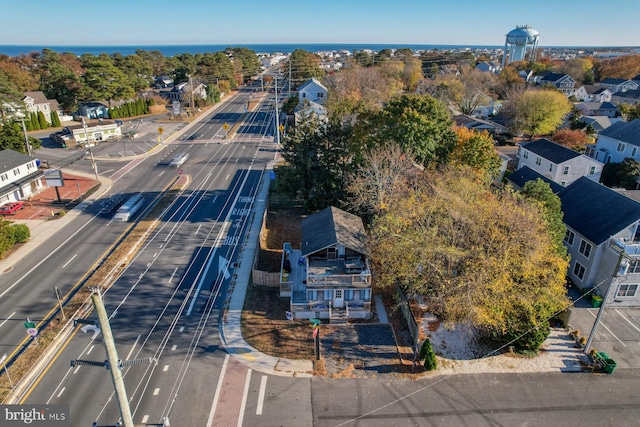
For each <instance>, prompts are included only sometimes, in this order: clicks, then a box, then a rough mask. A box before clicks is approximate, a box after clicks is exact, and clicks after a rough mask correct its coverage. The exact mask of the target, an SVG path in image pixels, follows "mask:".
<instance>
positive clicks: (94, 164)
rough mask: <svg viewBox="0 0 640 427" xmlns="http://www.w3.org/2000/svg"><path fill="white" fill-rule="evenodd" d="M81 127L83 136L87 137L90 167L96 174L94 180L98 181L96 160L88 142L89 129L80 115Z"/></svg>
mask: <svg viewBox="0 0 640 427" xmlns="http://www.w3.org/2000/svg"><path fill="white" fill-rule="evenodd" d="M82 127H83V128H84V137H85V138H87V147H89V154H90V155H91V168H92V169H93V172H94V173H95V175H96V181H100V178H99V177H98V165H96V160H95V159H94V158H93V150H92V149H91V144H89V131H87V123H86V122H85V121H84V117H82Z"/></svg>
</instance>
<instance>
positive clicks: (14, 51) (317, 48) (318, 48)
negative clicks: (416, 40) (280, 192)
mask: <svg viewBox="0 0 640 427" xmlns="http://www.w3.org/2000/svg"><path fill="white" fill-rule="evenodd" d="M228 47H246V48H248V49H251V50H253V51H255V52H256V53H274V52H281V53H291V52H293V51H294V50H296V49H304V50H306V51H307V52H324V51H334V50H335V51H338V50H348V51H350V52H353V51H354V50H363V49H371V50H373V51H380V50H382V49H402V48H409V49H411V50H432V49H439V50H450V49H465V48H471V49H500V48H501V47H502V46H463V45H435V44H432V45H428V44H427V45H424V44H406V45H403V44H353V43H344V44H237V45H233V44H228V45H222V44H208V45H207V44H202V45H139V46H133V45H130V46H36V45H0V54H3V55H8V56H19V55H22V54H28V53H29V52H41V51H42V49H51V50H54V51H56V52H60V53H62V52H71V53H73V54H75V55H82V54H83V53H89V54H91V55H99V54H101V53H106V54H109V55H110V54H112V53H120V54H122V55H125V56H126V55H132V54H134V53H136V50H138V49H141V50H146V51H153V50H157V51H160V52H161V53H162V54H163V55H164V56H167V57H170V56H175V55H178V54H181V53H191V54H196V53H206V52H220V51H223V50H225V49H226V48H228Z"/></svg>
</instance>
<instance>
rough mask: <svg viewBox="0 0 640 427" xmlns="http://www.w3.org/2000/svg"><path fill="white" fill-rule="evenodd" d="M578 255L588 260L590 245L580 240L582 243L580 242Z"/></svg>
mask: <svg viewBox="0 0 640 427" xmlns="http://www.w3.org/2000/svg"><path fill="white" fill-rule="evenodd" d="M580 253H581V254H582V255H584V256H585V257H587V258H589V255H590V254H591V243H589V242H587V241H586V240H584V239H582V241H581V242H580Z"/></svg>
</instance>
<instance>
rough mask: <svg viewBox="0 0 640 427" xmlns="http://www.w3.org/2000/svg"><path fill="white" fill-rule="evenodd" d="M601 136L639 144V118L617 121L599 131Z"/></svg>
mask: <svg viewBox="0 0 640 427" xmlns="http://www.w3.org/2000/svg"><path fill="white" fill-rule="evenodd" d="M599 135H601V136H608V137H609V138H612V139H616V140H618V141H622V142H626V143H628V144H633V145H638V146H640V119H635V120H633V121H631V122H617V123H614V124H613V125H611V126H609V127H608V128H606V129H605V130H603V131H602V132H600V133H599Z"/></svg>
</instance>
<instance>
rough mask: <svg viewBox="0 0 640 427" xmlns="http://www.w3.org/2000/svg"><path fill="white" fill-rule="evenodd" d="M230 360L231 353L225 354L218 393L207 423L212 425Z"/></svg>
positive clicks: (215, 395)
mask: <svg viewBox="0 0 640 427" xmlns="http://www.w3.org/2000/svg"><path fill="white" fill-rule="evenodd" d="M228 362H229V354H228V353H227V354H226V355H225V356H224V362H223V363H222V370H221V371H220V378H218V385H217V386H216V393H215V394H214V395H213V403H212V404H211V411H210V412H209V419H208V420H207V425H208V426H210V425H211V423H213V415H214V414H215V413H216V408H217V407H218V399H219V398H220V390H221V389H222V383H223V381H224V373H225V371H226V370H227V363H228Z"/></svg>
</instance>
